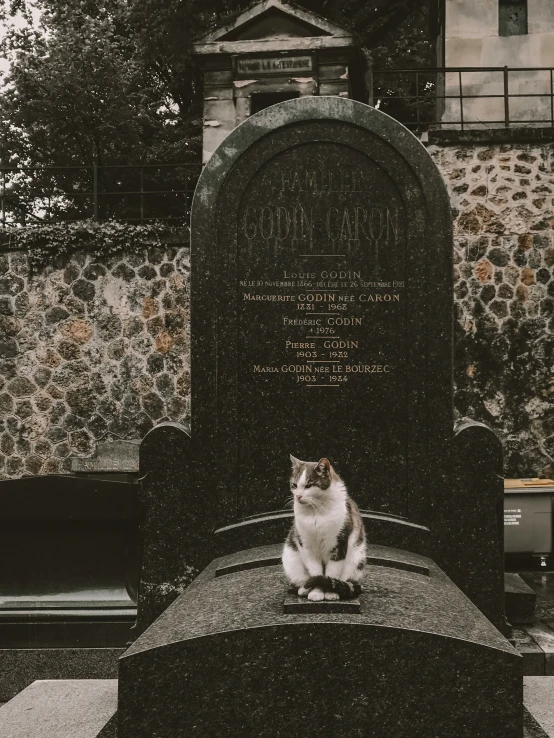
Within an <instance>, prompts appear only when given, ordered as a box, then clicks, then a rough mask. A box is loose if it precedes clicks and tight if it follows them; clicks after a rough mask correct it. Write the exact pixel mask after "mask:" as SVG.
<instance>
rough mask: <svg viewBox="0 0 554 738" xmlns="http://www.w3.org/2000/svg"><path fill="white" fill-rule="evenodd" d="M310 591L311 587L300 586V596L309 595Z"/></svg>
mask: <svg viewBox="0 0 554 738" xmlns="http://www.w3.org/2000/svg"><path fill="white" fill-rule="evenodd" d="M309 593H310V590H309V589H306V587H298V596H299V597H307V596H308V595H309Z"/></svg>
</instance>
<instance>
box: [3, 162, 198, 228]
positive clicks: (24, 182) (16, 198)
mask: <svg viewBox="0 0 554 738" xmlns="http://www.w3.org/2000/svg"><path fill="white" fill-rule="evenodd" d="M201 169H202V167H201V165H200V164H127V165H101V166H99V165H97V164H91V165H83V166H59V167H0V228H4V229H6V228H10V227H20V226H25V225H39V224H44V223H51V222H59V221H67V222H71V221H77V220H88V219H91V220H95V221H102V220H119V221H124V222H129V223H148V222H153V221H167V222H168V223H171V224H173V225H181V224H183V225H184V224H187V223H188V220H189V217H190V208H191V204H192V196H193V194H194V188H195V187H196V182H197V180H198V177H199V176H200V172H201Z"/></svg>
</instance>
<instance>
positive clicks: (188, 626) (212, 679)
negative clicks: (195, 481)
mask: <svg viewBox="0 0 554 738" xmlns="http://www.w3.org/2000/svg"><path fill="white" fill-rule="evenodd" d="M278 549H279V547H263V548H261V549H257V552H258V555H259V556H260V557H261V559H265V560H266V561H271V559H272V557H275V556H278ZM255 554H256V552H252V551H248V552H244V554H242V555H243V558H244V568H242V569H241V568H240V556H239V555H237V554H235V555H234V557H233V562H232V563H233V567H232V573H228V574H225V575H223V576H221V575H220V576H216V571H217V570H218V569H219V570H220V571H221V569H222V568H225V567H226V566H227V565H228V564H229V563H230V562H229V561H227V560H226V559H219V560H217V561H215V562H213V563H212V564H211V565H210V567H208V569H206V570H205V571H204V572H203V573H202V575H201V576H200V577H198V579H197V580H196V581H195V582H194V583H193V584H192V585H191V586H190V587H189V588H188V590H187V591H186V592H185V593H184V594H183V595H181V597H179V599H178V600H176V601H175V602H174V603H173V605H171V606H170V607H169V608H168V609H167V610H166V612H165V613H164V614H163V615H162V616H161V617H160V618H158V620H157V621H156V622H155V623H154V624H153V625H152V626H151V627H150V628H149V629H148V630H147V631H146V632H145V633H144V634H143V635H142V636H141V637H140V638H139V639H138V640H137V641H136V642H135V643H134V644H133V646H132V647H131V648H130V649H129V650H128V651H127V652H126V653H125V654H124V656H123V657H122V658H121V660H120V681H119V695H120V698H119V699H120V701H119V733H118V738H151V737H152V736H153V735H155V736H156V738H185V736H186V737H187V738H189V737H191V736H198V737H200V736H202V737H204V736H214V737H215V736H217V737H218V738H219V737H220V736H221V737H222V736H241V737H245V738H246V737H252V738H254V737H256V738H258V736H267V737H268V738H269V737H270V736H271V737H272V738H276V737H278V736H303V737H305V736H308V737H309V736H316V735H317V736H321V735H333V736H337V738H339V737H344V738H346V737H347V736H348V737H349V738H350V737H354V736H364V737H365V736H372V735H375V736H387V738H408V737H409V738H412V737H413V736H415V735H421V736H429V735H433V736H435V737H436V738H442V737H444V738H446V736H453V735H456V736H457V738H476V736H479V735H487V736H488V737H489V738H521V736H522V735H523V725H522V680H521V657H520V656H519V654H517V652H516V651H515V650H514V649H513V648H512V646H511V645H510V644H509V642H508V641H507V640H506V639H505V638H504V637H503V636H502V635H501V634H500V633H499V632H498V631H497V630H496V629H495V628H494V627H493V626H492V625H491V624H490V622H489V621H488V620H487V619H486V618H485V617H484V616H483V615H482V614H481V613H480V612H479V610H477V608H476V607H475V606H474V605H472V603H471V602H470V601H469V600H468V599H467V598H466V597H465V596H464V595H463V594H462V593H461V592H460V591H459V590H458V588H457V587H455V586H454V585H453V584H452V582H451V581H450V580H449V579H448V578H447V577H446V576H445V575H444V573H443V572H442V571H441V570H440V569H439V568H438V567H437V566H436V565H435V564H434V563H433V562H432V561H431V560H430V559H427V558H425V557H422V556H419V555H417V554H406V552H400V551H394V550H392V549H384V548H383V547H378V546H374V547H371V546H370V547H369V551H368V556H369V557H370V558H375V559H378V560H379V562H380V565H370V566H368V567H367V569H366V574H365V576H364V582H363V585H364V592H363V594H362V595H361V597H360V609H361V611H360V613H359V614H355V613H336V614H335V613H330V612H321V613H319V614H318V613H315V614H314V613H306V614H303V613H295V614H290V613H287V612H286V611H285V610H284V601H285V598H286V593H287V586H286V583H285V581H284V580H283V577H282V571H281V567H280V566H279V565H275V564H273V565H265V566H259V567H253V566H252V556H253V555H255ZM406 556H409V558H410V563H412V564H413V565H414V569H415V570H412V571H410V570H407V569H406V568H399V566H398V562H399V561H402V562H403V563H406V560H407V559H406ZM229 558H231V557H229ZM387 559H388V561H389V562H390V565H387Z"/></svg>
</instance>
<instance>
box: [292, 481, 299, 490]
mask: <svg viewBox="0 0 554 738" xmlns="http://www.w3.org/2000/svg"><path fill="white" fill-rule="evenodd" d="M290 486H291V487H292V488H293V489H296V488H297V487H298V485H297V484H296V482H292V484H291V485H290Z"/></svg>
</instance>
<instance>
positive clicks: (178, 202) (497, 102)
mask: <svg viewBox="0 0 554 738" xmlns="http://www.w3.org/2000/svg"><path fill="white" fill-rule="evenodd" d="M371 101H372V104H374V105H375V106H376V107H378V108H379V109H380V110H383V111H384V112H386V113H388V114H389V115H391V116H392V117H393V118H396V119H397V120H399V121H400V122H401V123H403V124H404V125H405V126H407V127H408V128H410V129H411V130H412V131H413V132H414V133H416V134H418V135H421V134H422V133H424V132H426V131H430V130H437V129H442V130H461V131H467V130H479V129H508V128H520V127H523V126H524V127H540V128H545V127H548V128H551V129H552V136H553V138H554V68H551V67H525V68H523V67H517V68H515V67H513V68H512V67H446V68H445V67H441V68H420V69H376V70H374V71H373V85H372V91H371ZM201 168H202V167H201V165H200V164H190V163H187V164H137V165H134V164H133V165H102V166H98V165H95V164H91V165H83V166H72V167H18V168H9V167H8V168H1V167H0V230H1V229H4V230H7V229H10V228H14V227H21V226H24V225H38V224H41V223H49V222H60V221H75V220H83V219H93V220H97V221H102V220H112V219H113V220H119V221H126V222H129V223H149V222H153V221H165V222H167V223H168V224H171V225H176V226H179V225H187V224H188V221H189V217H190V207H191V203H192V196H193V193H194V188H195V186H196V182H197V181H198V177H199V175H200V172H201Z"/></svg>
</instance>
